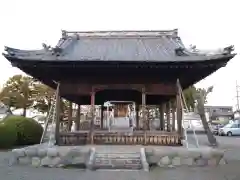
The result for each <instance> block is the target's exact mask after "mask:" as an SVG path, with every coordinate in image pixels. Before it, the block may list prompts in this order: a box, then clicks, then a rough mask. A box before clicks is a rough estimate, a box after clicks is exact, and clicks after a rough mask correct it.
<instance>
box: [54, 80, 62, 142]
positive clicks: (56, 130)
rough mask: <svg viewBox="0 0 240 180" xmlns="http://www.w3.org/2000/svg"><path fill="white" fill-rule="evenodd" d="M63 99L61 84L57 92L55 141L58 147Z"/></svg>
mask: <svg viewBox="0 0 240 180" xmlns="http://www.w3.org/2000/svg"><path fill="white" fill-rule="evenodd" d="M60 103H61V97H60V83H59V84H58V86H57V90H56V121H55V122H56V125H55V128H56V129H55V140H56V145H58V144H59V128H60V113H61V105H60Z"/></svg>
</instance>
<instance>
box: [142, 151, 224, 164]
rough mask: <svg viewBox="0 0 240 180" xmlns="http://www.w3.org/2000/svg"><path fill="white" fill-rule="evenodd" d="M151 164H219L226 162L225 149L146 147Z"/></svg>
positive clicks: (148, 160)
mask: <svg viewBox="0 0 240 180" xmlns="http://www.w3.org/2000/svg"><path fill="white" fill-rule="evenodd" d="M145 153H146V158H147V162H148V164H149V166H159V167H177V166H218V165H223V164H226V160H225V159H224V151H222V150H218V149H211V148H198V149H197V148H196V149H184V148H171V149H164V148H163V149H161V148H158V149H153V148H146V149H145Z"/></svg>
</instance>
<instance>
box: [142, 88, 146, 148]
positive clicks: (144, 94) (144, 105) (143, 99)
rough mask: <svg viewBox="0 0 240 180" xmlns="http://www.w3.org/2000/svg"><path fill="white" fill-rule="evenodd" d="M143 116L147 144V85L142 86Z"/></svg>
mask: <svg viewBox="0 0 240 180" xmlns="http://www.w3.org/2000/svg"><path fill="white" fill-rule="evenodd" d="M142 116H143V130H144V144H146V141H147V137H146V130H147V114H146V92H145V87H143V88H142Z"/></svg>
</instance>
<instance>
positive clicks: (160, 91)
mask: <svg viewBox="0 0 240 180" xmlns="http://www.w3.org/2000/svg"><path fill="white" fill-rule="evenodd" d="M61 86H62V88H61V94H62V95H64V94H73V95H89V93H90V92H91V89H92V86H94V87H95V93H98V92H100V91H103V90H136V91H139V93H141V92H142V88H143V87H144V88H145V93H146V94H147V95H175V92H176V89H175V85H173V84H163V83H158V84H147V85H144V84H91V83H77V84H74V83H64V84H61Z"/></svg>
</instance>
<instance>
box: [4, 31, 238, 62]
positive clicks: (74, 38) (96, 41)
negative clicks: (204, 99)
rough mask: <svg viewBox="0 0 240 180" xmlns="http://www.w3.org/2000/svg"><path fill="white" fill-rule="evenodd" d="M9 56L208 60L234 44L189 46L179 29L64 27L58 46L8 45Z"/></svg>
mask: <svg viewBox="0 0 240 180" xmlns="http://www.w3.org/2000/svg"><path fill="white" fill-rule="evenodd" d="M6 51H7V54H4V55H5V56H6V57H7V56H15V57H16V58H19V59H24V60H28V59H31V60H34V59H35V60H46V61H47V60H63V61H68V60H69V61H153V62H166V61H173V62H174V61H177V62H179V61H205V60H209V59H219V58H224V57H225V56H234V54H231V51H232V47H230V48H229V47H228V48H225V49H223V50H222V51H217V52H214V53H211V54H207V53H201V52H199V51H195V50H194V49H191V50H190V49H186V48H185V46H184V45H183V43H182V41H181V39H180V37H179V36H178V31H177V29H174V30H169V31H90V32H67V31H63V33H62V38H61V39H60V41H59V43H58V45H57V46H56V47H55V48H50V47H47V46H46V45H44V49H43V50H39V51H23V50H18V49H13V48H8V47H7V48H6Z"/></svg>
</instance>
